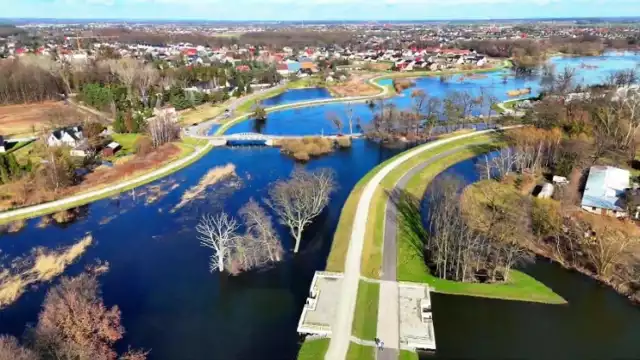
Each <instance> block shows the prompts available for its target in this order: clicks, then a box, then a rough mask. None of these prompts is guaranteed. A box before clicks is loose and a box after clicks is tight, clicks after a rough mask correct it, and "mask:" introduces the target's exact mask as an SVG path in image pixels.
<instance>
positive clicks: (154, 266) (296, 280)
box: [0, 54, 640, 360]
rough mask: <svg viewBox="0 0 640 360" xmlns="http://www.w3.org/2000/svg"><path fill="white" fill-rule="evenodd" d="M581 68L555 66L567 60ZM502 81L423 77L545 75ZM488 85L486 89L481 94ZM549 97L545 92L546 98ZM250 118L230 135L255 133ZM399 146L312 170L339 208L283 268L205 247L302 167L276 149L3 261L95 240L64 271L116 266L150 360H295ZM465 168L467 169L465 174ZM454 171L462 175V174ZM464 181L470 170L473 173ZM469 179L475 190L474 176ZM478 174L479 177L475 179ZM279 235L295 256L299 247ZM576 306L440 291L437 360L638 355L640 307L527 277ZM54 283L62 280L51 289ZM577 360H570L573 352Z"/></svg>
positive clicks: (303, 124) (318, 120)
mask: <svg viewBox="0 0 640 360" xmlns="http://www.w3.org/2000/svg"><path fill="white" fill-rule="evenodd" d="M638 60H640V57H639V56H635V55H629V54H627V55H625V56H619V55H613V54H612V55H608V56H606V57H604V60H592V59H589V61H597V62H598V64H600V65H601V66H600V67H599V68H597V69H595V70H589V71H585V70H579V71H580V72H581V74H583V75H582V76H584V77H585V81H586V82H598V81H599V79H601V78H602V77H603V76H605V75H606V74H607V73H608V72H610V71H612V70H615V69H624V68H628V67H630V65H631V64H632V63H633V64H635V63H637V62H638ZM574 61H577V60H575V59H564V58H562V59H554V62H556V63H557V64H559V65H558V66H561V64H564V63H565V62H574ZM503 75H504V73H500V72H499V73H490V74H487V77H483V78H481V79H480V78H478V79H466V80H463V81H458V80H456V79H455V77H454V78H453V79H452V80H451V81H449V82H448V84H446V85H445V84H442V83H441V82H440V81H439V79H437V78H423V79H419V80H418V82H417V87H418V88H423V89H425V90H426V91H428V92H429V93H430V94H433V95H435V94H438V91H440V92H439V93H440V94H442V93H445V92H446V91H447V88H455V89H458V90H465V91H479V90H477V89H479V87H480V86H485V85H486V86H487V87H491V88H492V89H493V90H492V91H494V92H495V94H496V96H497V95H498V94H503V96H502V98H504V97H505V96H506V95H505V91H506V90H511V89H515V88H521V87H524V86H531V87H532V89H537V87H536V86H537V85H536V81H535V80H534V79H530V80H523V79H516V78H513V77H509V78H508V83H507V84H503V83H502V76H503ZM483 84H484V85H483ZM536 91H537V90H536ZM326 95H327V94H326V93H325V92H324V91H317V90H308V89H303V90H292V91H290V92H287V93H285V94H283V95H281V96H280V97H278V98H274V99H272V100H270V101H271V102H272V103H271V104H270V106H271V105H276V104H279V103H287V102H294V101H301V100H308V99H311V98H316V97H317V98H324V97H326ZM390 101H393V102H396V103H397V104H398V106H399V107H400V108H402V107H406V106H408V104H409V101H410V99H409V98H408V92H407V91H405V93H403V94H402V95H401V96H399V97H396V98H393V99H392V100H390ZM331 111H336V112H341V111H344V105H340V104H331V105H323V106H316V107H311V108H302V109H297V110H286V111H280V112H275V113H273V114H270V116H269V119H268V120H267V121H266V123H265V124H264V127H263V128H262V129H260V131H261V132H264V133H268V134H318V133H321V132H323V129H324V131H325V133H329V132H332V131H333V130H332V129H331V126H330V125H329V123H328V121H327V120H326V114H327V113H328V112H331ZM356 111H357V112H358V114H360V115H361V117H362V121H363V122H364V121H368V120H367V119H370V118H371V116H372V115H371V112H370V111H369V109H368V108H366V105H364V104H361V105H357V106H356ZM254 128H255V124H254V123H253V122H252V121H247V122H244V123H240V124H238V125H236V126H234V127H233V128H232V129H231V132H245V131H255V129H254ZM398 151H399V150H389V149H384V148H380V147H379V146H378V145H376V144H374V143H370V142H367V141H365V140H358V141H355V142H354V145H353V147H352V148H351V149H348V150H341V151H336V152H334V153H333V154H331V155H328V156H326V157H322V158H319V159H316V160H313V161H311V162H309V163H308V164H307V165H304V166H305V167H306V168H310V169H314V168H320V167H329V168H332V169H333V170H334V171H335V173H336V176H337V181H338V183H339V184H340V187H339V189H338V190H337V192H336V193H335V194H334V196H333V198H332V201H331V203H330V205H329V207H328V209H327V210H326V211H325V212H324V213H323V214H322V215H321V216H320V217H319V218H318V219H317V221H316V222H315V223H314V224H313V225H312V226H311V227H310V228H309V229H308V231H306V232H305V237H304V238H305V240H304V242H303V244H302V248H301V252H300V253H299V254H298V255H296V256H295V257H294V256H292V255H288V256H287V258H286V260H285V261H284V262H282V263H280V264H278V265H276V266H274V267H272V268H268V269H264V270H261V271H255V272H251V273H245V274H242V275H240V276H236V277H232V276H227V275H220V274H211V273H209V271H208V256H209V254H210V252H209V250H208V249H206V248H204V247H202V246H200V245H199V243H198V240H197V239H196V232H195V230H194V227H195V225H196V224H197V222H198V218H199V217H200V216H201V215H202V214H205V213H215V212H216V211H219V210H220V209H224V210H226V211H227V212H229V213H231V214H233V215H235V214H236V213H237V210H238V209H239V208H240V207H241V206H242V205H243V204H244V203H246V201H248V200H249V199H250V198H254V199H257V200H262V198H264V197H265V196H266V195H267V189H268V185H269V184H270V183H272V182H274V181H276V180H277V179H280V178H283V177H286V176H287V175H288V174H289V173H290V172H291V171H292V170H293V169H294V167H295V166H301V165H296V164H295V163H294V162H293V161H292V160H291V159H289V158H287V157H285V156H283V155H281V154H280V153H279V151H278V149H273V148H259V147H253V148H218V149H215V150H212V151H211V152H209V153H208V154H207V155H205V156H204V157H203V158H202V159H201V160H199V161H197V162H196V163H194V164H193V165H190V166H189V167H187V168H185V169H183V170H180V171H178V172H177V173H175V174H173V175H171V176H169V177H167V178H164V179H162V180H159V181H157V182H155V183H153V184H150V185H148V186H144V187H141V188H138V189H136V190H135V191H134V192H128V193H124V194H121V195H120V196H119V197H117V198H112V199H105V200H101V201H98V202H95V203H93V204H90V205H88V206H86V207H84V208H83V211H82V212H81V213H82V215H81V216H80V217H79V218H78V219H76V220H75V221H74V222H72V223H69V224H66V225H64V226H62V225H53V224H52V225H49V226H47V227H44V228H40V227H39V226H38V223H39V220H38V219H33V220H29V221H28V223H27V226H26V227H25V228H24V229H22V230H21V231H19V232H16V233H5V234H2V235H0V261H1V262H2V265H3V266H5V267H7V266H9V264H10V263H11V262H12V261H15V260H16V259H17V258H19V257H25V256H27V255H29V254H30V253H31V252H32V251H33V249H35V248H37V247H42V248H46V249H56V248H59V247H61V246H68V245H71V244H74V243H76V242H77V241H79V239H81V238H82V237H83V236H84V235H85V234H86V233H91V234H92V236H93V239H94V241H93V244H92V245H91V246H90V247H89V248H88V250H87V251H86V252H85V253H84V254H83V255H82V257H81V258H79V259H78V260H77V261H76V262H75V263H74V264H73V265H71V266H69V267H68V268H67V269H66V271H65V273H64V274H65V275H75V274H78V273H80V272H82V271H83V269H84V268H85V266H87V265H90V264H93V263H95V261H96V259H100V260H102V261H107V262H108V263H109V268H110V269H109V271H108V272H107V273H105V274H104V275H102V276H101V277H100V283H101V285H102V290H103V295H104V298H105V301H106V303H107V304H108V305H115V304H117V305H118V306H119V307H120V308H121V310H122V318H123V325H124V326H125V328H126V330H127V333H126V334H125V338H124V340H123V341H122V342H121V343H122V346H124V347H126V345H127V344H129V345H131V346H134V347H142V348H146V349H150V350H151V355H150V358H151V359H154V360H155V359H162V360H164V359H167V360H168V359H184V360H189V359H225V360H227V359H228V360H232V359H241V360H244V359H247V360H248V359H274V360H287V359H295V356H296V353H297V350H298V347H299V343H298V337H297V334H296V331H295V329H296V325H297V321H298V317H299V315H300V311H301V309H302V304H303V303H304V299H305V297H306V295H307V291H308V286H309V283H310V281H311V278H312V276H313V273H314V271H316V270H321V269H323V268H324V265H325V261H326V257H327V254H328V252H329V249H330V246H331V240H332V237H333V232H334V229H335V227H336V225H337V222H338V218H339V215H340V210H341V208H342V205H343V203H344V201H345V200H346V198H347V196H348V194H349V192H350V191H351V189H352V187H353V186H354V185H355V183H356V182H357V181H358V180H359V179H360V178H361V177H362V176H363V175H364V174H366V173H367V172H368V171H369V170H371V169H372V168H373V167H375V166H376V165H377V164H379V163H380V162H382V161H384V160H385V159H388V158H389V157H391V156H393V155H394V154H395V153H397V152H398ZM229 163H231V164H234V165H235V166H236V174H237V177H234V178H232V179H231V180H228V181H224V182H221V183H218V184H216V185H215V186H213V187H212V188H209V189H208V191H207V194H206V196H205V197H204V198H202V199H197V200H194V201H192V202H190V203H188V204H187V205H186V206H184V207H182V208H181V209H179V210H178V211H175V212H172V211H171V210H172V208H174V207H175V206H176V204H178V203H179V202H180V199H181V197H182V195H183V193H184V192H185V190H187V189H188V188H190V187H191V186H194V185H196V184H197V183H198V182H199V180H200V178H201V177H202V176H203V175H204V174H206V173H207V171H209V170H210V169H211V168H213V167H216V166H222V165H225V164H229ZM464 164H466V162H465V163H462V164H459V165H456V166H455V167H454V169H457V168H458V166H461V167H464V166H466V165H464ZM452 171H453V170H452ZM462 172H463V173H464V171H462ZM470 176H471V177H470V178H468V179H467V180H468V181H473V178H472V175H470ZM469 179H470V180H469ZM277 229H278V231H279V232H280V235H281V238H282V239H283V241H284V245H285V248H287V249H290V248H291V243H290V238H289V237H288V235H287V233H286V232H285V231H284V229H283V228H282V227H280V226H279V225H278V227H277ZM527 271H528V272H530V273H531V274H532V275H533V276H534V277H536V278H538V279H539V280H541V281H542V282H544V283H545V284H547V285H548V286H550V287H551V288H552V289H554V290H555V291H556V292H558V293H559V294H560V295H562V296H563V297H565V299H567V300H568V301H569V305H567V306H546V305H537V304H526V303H515V302H502V301H495V300H484V299H476V298H467V297H455V296H444V295H438V296H436V297H435V298H434V308H435V309H436V312H435V322H436V333H437V339H438V354H437V356H438V357H439V358H457V357H466V358H493V359H495V358H503V357H512V358H514V357H517V358H541V359H542V358H546V359H550V358H565V359H566V358H576V359H584V358H600V359H603V358H615V357H618V358H620V357H627V358H628V357H635V358H638V357H640V342H638V341H635V342H633V337H634V336H635V337H636V340H637V334H638V333H639V332H640V321H638V320H640V311H638V309H637V308H635V307H633V306H632V305H631V304H629V303H628V302H627V301H626V300H625V299H623V298H621V297H619V296H618V295H616V294H615V293H614V292H612V291H611V290H609V289H607V288H604V287H601V286H599V285H598V284H596V283H594V282H592V281H590V280H589V279H587V278H585V277H584V276H582V275H579V274H575V273H572V272H568V271H566V270H563V269H561V268H559V267H557V266H555V265H552V264H548V263H545V262H537V263H536V264H534V265H532V266H530V267H529V268H527ZM53 283H55V281H54V282H53ZM48 286H49V284H43V285H40V286H38V287H37V288H28V289H26V291H25V293H24V294H23V295H22V296H21V297H20V298H19V299H18V300H17V301H16V302H15V303H13V304H12V305H10V306H8V307H6V308H4V309H2V310H1V311H0V333H10V334H13V335H15V336H21V335H22V334H23V332H24V328H25V325H27V324H29V323H34V322H35V321H36V319H37V314H38V311H39V309H40V306H41V304H42V301H43V299H44V295H45V292H46V290H47V288H48ZM564 355H566V356H564Z"/></svg>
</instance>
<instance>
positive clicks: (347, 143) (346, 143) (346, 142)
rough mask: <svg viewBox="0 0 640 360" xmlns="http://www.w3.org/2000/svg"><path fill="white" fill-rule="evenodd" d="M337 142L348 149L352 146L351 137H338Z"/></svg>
mask: <svg viewBox="0 0 640 360" xmlns="http://www.w3.org/2000/svg"><path fill="white" fill-rule="evenodd" d="M336 144H338V147H339V148H342V149H346V148H350V147H351V138H350V137H339V138H337V139H336Z"/></svg>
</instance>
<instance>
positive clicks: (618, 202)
mask: <svg viewBox="0 0 640 360" xmlns="http://www.w3.org/2000/svg"><path fill="white" fill-rule="evenodd" d="M630 175H631V174H630V172H629V171H628V170H624V169H619V168H616V167H613V166H592V167H591V169H589V178H588V179H587V185H586V187H585V189H584V194H583V196H582V204H581V207H582V209H583V210H585V211H588V212H590V213H594V214H601V215H608V216H615V217H626V216H627V209H626V206H624V193H625V190H627V189H629V177H630Z"/></svg>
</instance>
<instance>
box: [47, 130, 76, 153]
mask: <svg viewBox="0 0 640 360" xmlns="http://www.w3.org/2000/svg"><path fill="white" fill-rule="evenodd" d="M83 141H84V135H83V134H82V127H81V126H71V127H67V128H62V129H58V130H55V131H53V132H52V133H51V134H50V135H49V137H48V138H47V144H48V145H49V146H62V145H67V146H70V147H73V148H75V147H77V146H78V145H80V144H81V143H82V142H83Z"/></svg>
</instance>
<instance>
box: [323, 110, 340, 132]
mask: <svg viewBox="0 0 640 360" xmlns="http://www.w3.org/2000/svg"><path fill="white" fill-rule="evenodd" d="M327 119H328V120H329V121H330V122H331V124H332V125H333V127H335V128H336V131H337V132H338V134H342V128H343V127H344V123H343V122H342V119H340V115H338V114H336V113H335V112H330V113H328V114H327Z"/></svg>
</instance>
